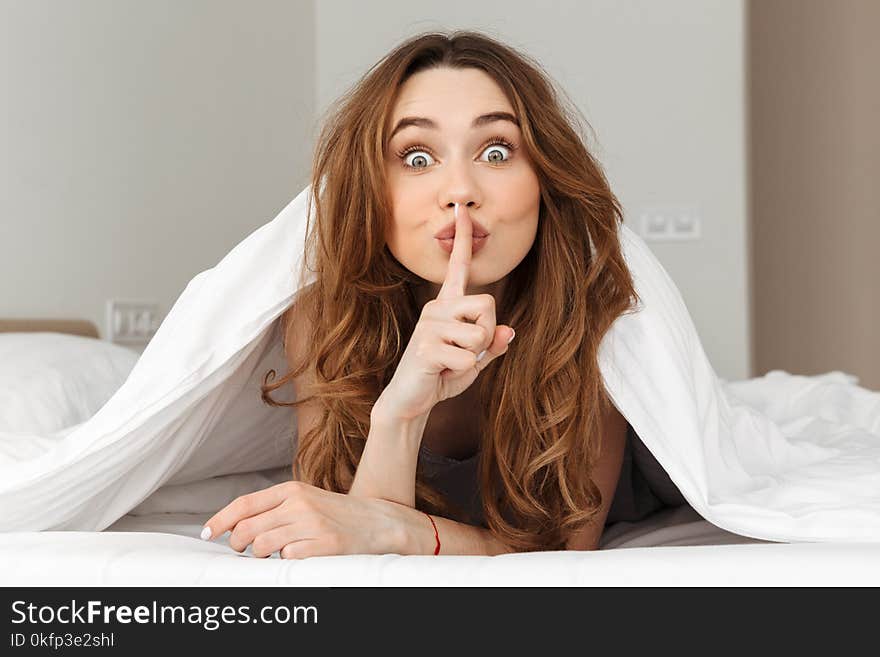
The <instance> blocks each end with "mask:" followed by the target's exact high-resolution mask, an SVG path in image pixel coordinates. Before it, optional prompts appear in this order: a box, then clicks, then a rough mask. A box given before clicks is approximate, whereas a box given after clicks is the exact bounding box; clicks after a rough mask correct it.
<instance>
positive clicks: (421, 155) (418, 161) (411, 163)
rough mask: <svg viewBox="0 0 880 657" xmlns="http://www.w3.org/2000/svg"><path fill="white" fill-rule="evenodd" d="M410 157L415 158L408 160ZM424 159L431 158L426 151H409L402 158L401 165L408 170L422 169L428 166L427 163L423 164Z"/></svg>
mask: <svg viewBox="0 0 880 657" xmlns="http://www.w3.org/2000/svg"><path fill="white" fill-rule="evenodd" d="M411 156H415V157H413V158H412V159H410V157H411ZM426 157H427V158H431V156H430V154H429V153H427V152H426V151H410V152H409V153H407V154H406V155H404V156H403V163H404V164H405V165H406V166H408V167H409V168H410V169H424V168H425V167H426V166H428V164H429V163H428V162H425V158H426ZM422 162H424V164H422Z"/></svg>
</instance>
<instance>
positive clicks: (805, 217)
mask: <svg viewBox="0 0 880 657" xmlns="http://www.w3.org/2000/svg"><path fill="white" fill-rule="evenodd" d="M878 30H880V3H878V2H875V1H873V0H839V1H838V2H833V3H829V2H822V1H821V0H777V1H776V2H766V3H765V2H752V3H750V7H749V32H750V35H751V38H750V42H751V46H750V66H749V70H750V74H751V75H750V77H751V89H752V93H751V98H752V100H751V124H752V131H751V132H752V135H751V142H752V146H751V151H752V163H753V169H752V177H753V182H752V187H751V188H752V192H753V193H752V216H753V221H754V230H753V236H754V242H753V253H754V280H755V281H756V283H757V285H756V286H755V295H754V304H755V315H754V318H755V325H754V331H755V369H756V372H757V373H759V374H763V373H764V372H767V371H768V370H771V369H784V370H787V371H790V372H795V373H798V374H807V375H812V374H823V373H825V372H829V371H832V370H842V371H844V372H847V373H850V374H854V375H856V376H857V377H859V379H860V383H861V385H863V386H865V387H867V388H870V389H873V390H878V391H880V338H878V330H877V327H878V326H880V303H878V298H880V296H878V292H877V281H880V258H878V256H877V246H878V244H880V209H878V208H880V185H878V182H877V181H878V180H880V128H878V125H877V117H878V116H880V76H878V74H877V62H880V40H878V39H877V32H878Z"/></svg>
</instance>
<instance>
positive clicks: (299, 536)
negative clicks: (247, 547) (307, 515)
mask: <svg viewBox="0 0 880 657" xmlns="http://www.w3.org/2000/svg"><path fill="white" fill-rule="evenodd" d="M303 531H304V528H303V526H302V524H301V523H300V524H299V525H297V524H296V523H288V524H283V525H279V526H277V527H274V528H272V529H269V530H267V531H265V532H262V533H260V534H258V535H257V536H256V537H255V538H254V539H253V553H254V556H255V557H268V556H270V555H271V554H272V553H273V552H281V550H282V548H284V546H285V545H287V544H288V543H293V542H294V541H300V540H311V539H312V538H314V537H311V536H304V535H303Z"/></svg>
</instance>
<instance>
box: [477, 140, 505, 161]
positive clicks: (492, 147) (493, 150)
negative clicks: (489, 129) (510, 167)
mask: <svg viewBox="0 0 880 657" xmlns="http://www.w3.org/2000/svg"><path fill="white" fill-rule="evenodd" d="M505 151H508V155H507V158H506V159H507V160H509V159H510V154H509V151H510V148H508V147H507V146H505V145H504V144H489V145H488V146H486V149H485V150H484V151H483V152H484V153H488V154H489V159H488V160H487V162H505V161H506V160H505V159H504V152H505Z"/></svg>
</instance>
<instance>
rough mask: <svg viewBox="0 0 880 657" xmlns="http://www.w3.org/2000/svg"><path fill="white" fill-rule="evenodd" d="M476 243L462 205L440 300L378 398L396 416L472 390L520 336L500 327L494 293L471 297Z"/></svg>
mask: <svg viewBox="0 0 880 657" xmlns="http://www.w3.org/2000/svg"><path fill="white" fill-rule="evenodd" d="M472 241H473V226H472V224H471V219H470V216H469V215H468V213H467V209H466V208H463V207H462V208H461V209H460V210H459V206H458V204H457V203H456V205H455V238H454V240H453V246H452V253H451V255H450V256H449V265H448V268H447V270H446V279H445V280H444V281H443V286H442V287H441V288H440V293H439V294H438V295H437V298H436V299H432V300H431V301H428V303H426V304H425V305H424V307H423V308H422V313H421V315H420V317H419V321H418V323H417V324H416V326H415V329H414V330H413V334H412V337H411V338H410V341H409V344H408V345H407V347H406V350H405V351H404V353H403V356H402V357H401V359H400V363H399V364H398V365H397V369H396V370H395V372H394V376H393V377H392V379H391V381H390V382H389V384H388V386H387V387H386V388H385V390H383V391H382V394H381V395H380V396H379V399H378V400H376V405H377V406H379V407H380V408H382V410H383V411H384V412H386V413H389V414H390V415H391V416H392V417H395V418H398V419H412V418H415V417H419V416H422V415H427V414H428V413H430V412H431V409H432V408H434V406H435V405H436V404H438V403H439V402H441V401H443V400H444V399H448V398H450V397H455V396H456V395H459V394H461V393H462V392H464V391H465V390H467V389H468V388H469V387H470V385H471V384H472V383H473V382H474V381H475V380H476V378H477V376H479V374H480V372H482V371H483V370H484V369H485V368H486V367H488V365H489V363H491V362H492V361H493V360H494V359H495V358H497V357H498V356H501V355H502V354H505V353H507V345H508V343H509V341H510V339H512V338H513V335H514V332H513V329H512V328H510V327H506V326H504V325H501V326H496V324H495V299H494V298H493V297H492V295H490V294H472V295H466V294H465V290H466V288H467V282H468V275H469V273H470V265H471V255H472V250H473V248H472V247H473V243H472ZM465 319H472V320H474V322H475V323H473V324H472V323H470V322H466V321H463V320H465ZM483 351H485V352H486V353H485V354H481V352H483ZM479 356H482V358H479Z"/></svg>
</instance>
